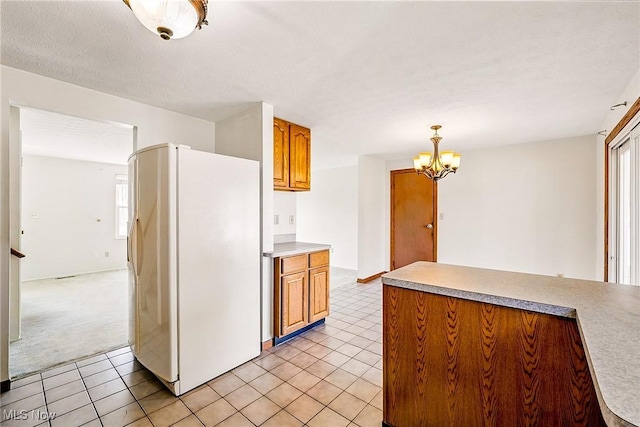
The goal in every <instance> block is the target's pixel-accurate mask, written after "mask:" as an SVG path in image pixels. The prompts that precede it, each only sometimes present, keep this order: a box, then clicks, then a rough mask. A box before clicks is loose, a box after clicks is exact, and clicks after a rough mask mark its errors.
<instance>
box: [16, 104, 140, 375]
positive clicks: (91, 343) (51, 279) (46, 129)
mask: <svg viewBox="0 0 640 427" xmlns="http://www.w3.org/2000/svg"><path fill="white" fill-rule="evenodd" d="M11 114H12V123H14V122H15V123H17V126H18V127H19V132H17V135H16V136H18V135H19V139H20V141H16V142H13V143H12V147H17V148H18V149H20V150H21V168H20V171H19V173H18V175H19V176H17V179H18V181H19V185H18V187H19V188H18V189H17V193H18V197H16V198H14V202H15V201H17V203H13V204H12V218H13V219H14V220H15V221H19V224H20V227H13V226H12V229H19V230H20V233H19V236H17V237H18V240H19V241H18V242H16V241H15V239H14V240H13V241H12V246H13V245H17V246H18V247H19V248H20V252H22V253H23V254H25V255H26V257H25V258H22V259H20V260H19V261H17V262H18V263H19V265H18V266H17V268H14V266H15V264H13V263H14V262H16V261H15V260H14V261H12V282H13V281H15V282H16V283H12V284H11V290H12V293H13V297H12V304H11V310H10V335H11V336H10V340H11V342H10V345H9V374H10V377H11V378H12V379H15V378H19V377H22V376H25V375H27V374H30V373H33V372H38V371H41V370H44V369H46V368H50V367H52V366H56V365H59V364H62V363H65V362H69V361H71V360H75V359H79V358H82V357H86V356H89V355H92V354H96V353H101V352H104V351H107V350H110V349H113V348H116V347H122V346H123V345H126V344H127V341H128V307H127V304H128V297H127V293H128V290H127V289H128V288H127V286H128V285H127V278H128V276H127V270H126V265H127V264H126V263H127V260H126V233H125V235H123V233H122V229H123V224H122V221H123V219H124V228H125V229H126V218H127V214H126V200H127V195H126V177H127V173H128V168H127V159H128V156H129V155H130V154H131V153H132V151H133V148H134V138H135V129H134V127H133V126H129V125H122V124H115V123H104V122H97V121H93V120H88V119H83V118H77V117H71V116H67V115H63V114H58V113H52V112H48V111H43V110H38V109H33V108H23V107H20V108H17V107H12V111H11ZM14 176H16V175H14ZM123 183H124V185H123ZM123 189H124V194H123V193H122V192H123ZM16 199H17V200H16ZM123 201H124V204H123ZM14 209H15V210H19V212H13V210H14ZM123 210H124V211H123ZM14 237H16V236H14ZM16 270H17V274H16Z"/></svg>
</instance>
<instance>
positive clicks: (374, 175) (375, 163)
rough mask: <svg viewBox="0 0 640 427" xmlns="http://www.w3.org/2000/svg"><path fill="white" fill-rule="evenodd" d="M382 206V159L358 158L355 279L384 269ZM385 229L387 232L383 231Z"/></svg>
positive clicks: (383, 214) (385, 262) (384, 211)
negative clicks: (356, 268) (356, 267)
mask: <svg viewBox="0 0 640 427" xmlns="http://www.w3.org/2000/svg"><path fill="white" fill-rule="evenodd" d="M388 210H389V206H388V205H386V206H385V162H384V160H380V159H377V158H374V157H371V156H360V157H359V158H358V279H366V278H367V277H370V276H373V275H375V274H378V273H380V272H382V271H384V270H386V269H387V268H386V267H385V265H386V264H388V261H387V260H385V247H384V242H385V235H386V234H389V233H388V230H389V227H388V223H387V222H386V217H387V215H386V211H388ZM385 230H386V233H385Z"/></svg>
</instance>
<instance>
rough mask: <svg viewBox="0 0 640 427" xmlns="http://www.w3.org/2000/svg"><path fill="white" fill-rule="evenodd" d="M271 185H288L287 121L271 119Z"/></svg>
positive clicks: (276, 186)
mask: <svg viewBox="0 0 640 427" xmlns="http://www.w3.org/2000/svg"><path fill="white" fill-rule="evenodd" d="M273 187H274V188H276V189H278V188H288V187H289V123H288V122H285V121H284V120H281V119H277V118H274V119H273Z"/></svg>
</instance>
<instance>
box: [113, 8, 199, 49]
mask: <svg viewBox="0 0 640 427" xmlns="http://www.w3.org/2000/svg"><path fill="white" fill-rule="evenodd" d="M123 1H124V3H125V4H126V5H127V6H129V9H131V11H132V12H133V14H134V15H135V16H136V18H138V21H140V22H141V23H142V25H144V26H145V27H146V28H147V29H148V30H149V31H151V32H152V33H154V34H158V35H160V37H162V38H163V39H164V40H169V39H172V38H173V39H180V38H182V37H186V36H188V35H189V34H191V33H192V32H193V30H195V29H196V28H197V29H201V28H202V26H203V25H208V24H209V23H208V22H207V1H208V0H123Z"/></svg>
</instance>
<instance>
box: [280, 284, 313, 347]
mask: <svg viewBox="0 0 640 427" xmlns="http://www.w3.org/2000/svg"><path fill="white" fill-rule="evenodd" d="M307 288H308V286H307V274H306V273H305V272H302V273H295V274H288V275H286V276H282V278H281V279H280V289H281V297H282V298H281V300H282V316H281V317H282V324H281V330H282V334H283V335H287V334H289V333H291V332H294V331H295V330H297V329H300V328H302V327H303V326H304V325H306V324H307V323H309V316H308V305H309V297H308V295H307V294H308V291H307Z"/></svg>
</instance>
